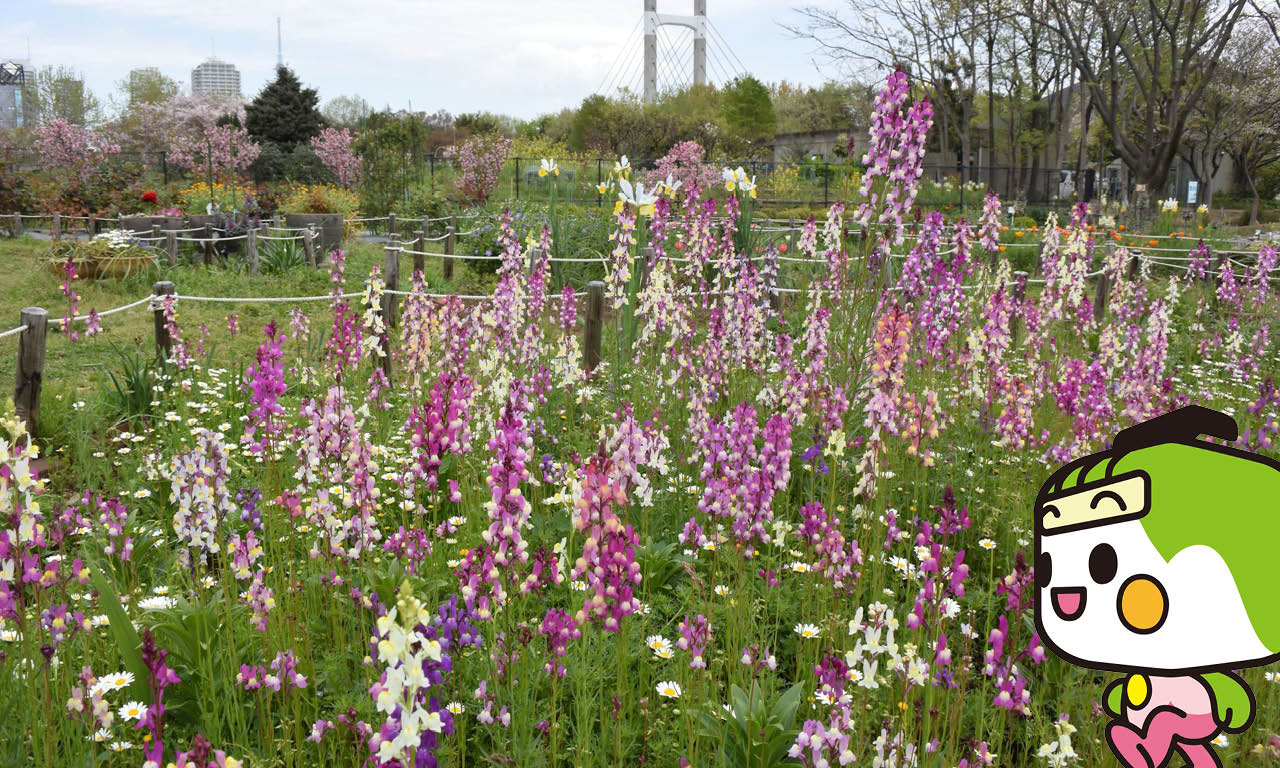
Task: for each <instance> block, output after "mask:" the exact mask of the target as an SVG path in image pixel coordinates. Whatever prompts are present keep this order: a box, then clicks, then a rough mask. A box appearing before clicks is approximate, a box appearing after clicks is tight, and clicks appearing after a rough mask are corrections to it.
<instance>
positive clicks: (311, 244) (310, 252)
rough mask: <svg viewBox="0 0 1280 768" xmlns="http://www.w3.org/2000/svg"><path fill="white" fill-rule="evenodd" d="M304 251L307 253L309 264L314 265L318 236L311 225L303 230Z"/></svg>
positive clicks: (309, 265)
mask: <svg viewBox="0 0 1280 768" xmlns="http://www.w3.org/2000/svg"><path fill="white" fill-rule="evenodd" d="M302 252H303V253H304V254H306V257H307V266H308V267H314V266H315V265H316V237H315V231H314V230H313V229H311V227H310V226H308V227H307V228H306V229H303V230H302Z"/></svg>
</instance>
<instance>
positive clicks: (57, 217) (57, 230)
mask: <svg viewBox="0 0 1280 768" xmlns="http://www.w3.org/2000/svg"><path fill="white" fill-rule="evenodd" d="M53 239H54V240H61V239H62V214H61V213H58V212H56V211H55V212H54V214H53Z"/></svg>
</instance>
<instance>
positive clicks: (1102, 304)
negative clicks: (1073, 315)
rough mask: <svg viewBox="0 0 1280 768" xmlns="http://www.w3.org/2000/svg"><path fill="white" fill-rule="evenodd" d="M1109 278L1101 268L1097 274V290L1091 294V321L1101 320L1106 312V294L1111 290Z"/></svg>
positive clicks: (1098, 321)
mask: <svg viewBox="0 0 1280 768" xmlns="http://www.w3.org/2000/svg"><path fill="white" fill-rule="evenodd" d="M1110 282H1111V278H1110V277H1108V276H1107V270H1106V269H1103V270H1102V274H1100V275H1098V290H1097V293H1095V294H1094V295H1093V322H1095V323H1100V322H1102V318H1103V316H1105V315H1106V314H1107V296H1108V294H1109V293H1110V291H1111V286H1110Z"/></svg>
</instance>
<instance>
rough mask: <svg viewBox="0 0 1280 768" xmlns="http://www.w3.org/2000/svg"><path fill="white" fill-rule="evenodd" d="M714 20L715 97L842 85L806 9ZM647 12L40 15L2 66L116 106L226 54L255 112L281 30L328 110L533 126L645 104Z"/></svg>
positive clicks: (440, 9)
mask: <svg viewBox="0 0 1280 768" xmlns="http://www.w3.org/2000/svg"><path fill="white" fill-rule="evenodd" d="M807 2H808V4H817V5H827V6H837V5H839V4H840V2H839V0H816V2H815V0H807ZM707 5H708V8H707V15H708V17H709V18H710V20H711V24H712V25H713V27H714V30H715V32H714V33H713V35H712V38H711V43H710V44H709V47H710V49H711V50H710V52H709V53H708V71H709V75H710V77H711V80H712V82H716V83H720V82H722V81H723V80H724V79H726V78H727V77H732V76H733V75H735V74H737V73H739V72H742V71H747V72H750V73H751V74H753V75H755V76H756V77H758V78H760V79H761V80H763V81H765V82H775V81H778V80H784V79H785V80H788V81H791V82H793V83H804V84H818V83H821V82H823V81H824V80H827V79H832V78H833V77H836V76H837V75H838V73H837V72H836V71H835V70H834V69H832V68H831V66H830V65H829V64H825V63H824V62H822V61H821V59H820V57H819V56H818V55H817V54H816V52H815V51H814V47H813V44H812V43H810V42H807V41H803V40H796V39H794V38H792V37H791V36H790V34H789V33H787V32H786V31H785V30H783V29H782V28H781V27H780V26H779V23H797V22H798V20H799V18H800V17H799V15H798V14H797V13H796V12H795V11H794V10H793V8H792V6H793V5H794V2H787V1H786V0H708V2H707ZM692 8H693V2H692V0H658V11H659V12H660V13H671V14H688V13H691V12H692ZM642 11H643V2H642V0H537V1H536V2H535V0H471V1H468V0H454V2H448V3H446V2H438V1H437V0H305V1H302V0H218V2H207V0H205V1H201V2H197V1H194V0H186V2H183V0H36V2H33V3H26V4H19V5H16V6H15V7H11V8H9V9H8V11H7V12H6V18H5V23H4V24H3V25H0V59H9V58H26V57H27V50H28V44H29V45H30V61H31V64H33V65H34V66H36V67H42V66H44V65H49V64H53V65H59V64H60V65H65V66H70V67H72V68H74V69H75V70H77V71H79V72H81V73H82V74H83V76H84V78H85V80H86V82H87V83H88V85H89V87H90V88H91V89H92V90H93V92H94V93H95V94H96V95H97V96H98V97H99V98H100V99H102V100H103V101H104V103H105V102H107V97H108V96H110V95H112V94H113V93H114V92H115V91H116V90H117V87H116V84H117V83H118V82H119V81H120V80H121V79H123V78H124V77H126V76H127V74H128V72H129V70H131V69H133V68H135V67H143V66H153V67H157V68H159V69H160V70H161V71H162V72H163V73H164V74H166V75H168V76H169V77H172V78H174V79H175V80H178V81H179V82H180V83H182V84H183V86H184V87H188V86H189V84H190V80H191V69H192V67H194V66H195V65H196V64H198V63H199V62H201V61H202V60H204V59H205V58H207V57H209V56H210V54H211V53H213V54H216V55H217V57H218V58H220V59H223V60H225V61H229V62H231V63H233V64H235V65H236V66H237V67H238V68H239V70H240V78H241V90H242V92H243V93H244V94H245V95H246V96H247V97H252V96H253V94H255V93H256V92H257V91H258V89H260V88H261V87H262V86H263V84H265V83H266V82H267V80H268V79H269V78H270V77H271V76H272V74H273V70H274V67H275V61H276V17H277V16H280V17H282V20H283V21H282V24H283V42H284V46H283V47H284V59H285V63H286V64H287V65H288V66H290V67H291V68H293V70H294V71H295V72H296V73H297V74H298V76H299V77H300V78H301V79H302V81H303V82H304V83H305V84H306V85H308V86H309V87H313V88H316V89H317V90H318V91H319V94H320V99H321V103H322V104H323V103H324V101H326V100H328V99H329V98H332V97H334V96H337V95H340V94H358V95H360V96H362V97H364V98H365V99H366V100H367V101H369V102H370V103H371V104H372V105H373V106H374V107H375V108H381V107H384V106H389V107H391V108H392V109H409V108H412V109H413V110H415V111H427V112H434V111H436V110H437V109H445V110H448V111H449V112H452V113H454V114H455V115H456V114H459V113H462V112H474V111H481V110H484V111H490V112H499V113H505V114H509V115H514V116H516V117H521V118H530V117H534V116H536V115H538V114H541V113H544V112H555V111H559V110H560V109H562V108H564V107H569V106H577V105H578V104H579V103H580V102H581V101H582V99H583V97H585V96H587V95H589V94H591V93H594V92H597V91H608V90H609V88H610V86H616V85H617V84H618V83H619V82H620V81H626V82H629V83H630V84H631V85H632V87H633V88H634V89H638V87H639V71H640V35H641V30H640V19H641V15H642ZM662 34H663V36H662V37H660V40H659V42H660V47H661V45H662V44H665V43H666V42H668V41H670V42H671V43H672V45H673V46H674V47H676V48H680V49H685V50H686V54H685V63H684V67H685V69H686V71H685V72H677V71H674V69H673V71H671V72H667V71H666V70H665V69H664V70H662V71H660V76H659V80H660V83H662V82H667V81H674V80H675V79H676V77H677V76H678V75H679V76H682V77H683V78H684V79H686V80H691V79H692V74H691V67H692V63H691V60H690V59H689V57H688V53H687V50H688V41H689V40H691V39H692V32H690V31H685V30H683V29H678V30H672V31H671V32H666V31H665V30H664V31H663V33H662ZM721 39H723V41H724V42H727V44H728V45H727V46H726V45H725V44H723V43H722V42H721ZM727 48H731V49H732V51H731V52H730V51H729V50H727ZM620 73H625V74H622V75H620Z"/></svg>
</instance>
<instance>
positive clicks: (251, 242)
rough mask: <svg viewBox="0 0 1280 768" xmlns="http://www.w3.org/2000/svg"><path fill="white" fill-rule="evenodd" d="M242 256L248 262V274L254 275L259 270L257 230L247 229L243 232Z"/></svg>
mask: <svg viewBox="0 0 1280 768" xmlns="http://www.w3.org/2000/svg"><path fill="white" fill-rule="evenodd" d="M244 257H245V259H246V260H247V261H248V262H249V274H251V275H256V274H258V270H259V266H260V265H259V261H258V230H256V229H249V230H248V231H246V232H245V233H244Z"/></svg>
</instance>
